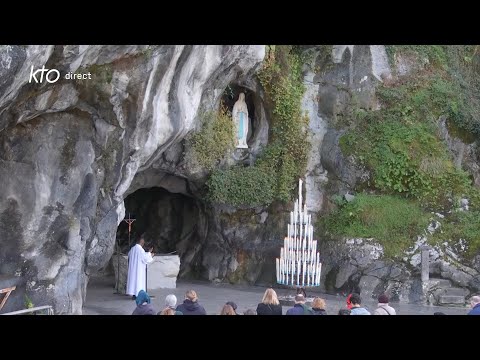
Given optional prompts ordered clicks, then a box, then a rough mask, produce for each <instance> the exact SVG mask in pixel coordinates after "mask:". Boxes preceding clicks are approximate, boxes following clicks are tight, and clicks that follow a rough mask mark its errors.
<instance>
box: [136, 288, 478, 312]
mask: <svg viewBox="0 0 480 360" xmlns="http://www.w3.org/2000/svg"><path fill="white" fill-rule="evenodd" d="M135 302H136V304H137V307H136V308H135V310H134V311H133V313H132V315H207V312H206V311H205V308H204V307H203V306H202V305H200V303H199V301H198V296H197V293H196V292H195V291H194V290H188V291H187V292H186V293H185V299H184V300H183V302H182V303H181V304H180V305H178V306H177V297H176V296H175V295H173V294H170V295H168V296H167V297H166V298H165V307H164V308H163V309H162V310H161V311H159V312H158V313H157V312H156V311H155V310H154V308H153V306H152V304H151V299H150V296H149V295H148V294H147V293H146V292H145V291H144V290H141V291H140V292H139V293H138V295H137V296H136V299H135ZM471 307H472V310H471V311H470V312H469V315H480V313H479V311H480V297H479V296H474V297H473V298H472V300H471ZM282 313H283V312H282V305H281V304H280V302H279V300H278V297H277V293H276V292H275V290H273V289H272V288H269V289H267V290H266V291H265V293H264V295H263V298H262V302H261V303H259V304H258V305H257V308H256V310H253V309H247V310H245V312H243V315H282ZM437 314H438V315H440V314H442V315H445V314H443V313H435V315H437ZM219 315H239V314H238V313H237V304H236V303H234V302H233V301H228V302H226V303H225V304H224V305H223V307H222V309H221V310H220V312H219ZM286 315H327V311H326V302H325V299H322V298H320V297H315V298H314V299H313V301H312V306H308V305H307V304H306V298H305V295H304V293H301V292H300V293H297V295H296V296H295V304H294V305H293V307H291V308H290V309H288V310H287V312H286ZM338 315H372V313H370V311H368V310H367V309H366V308H365V307H364V306H363V305H362V299H361V297H360V295H359V294H357V293H353V294H350V295H349V296H348V297H347V302H346V307H345V308H342V309H340V310H339V311H338ZM373 315H396V311H395V309H394V308H393V307H391V306H390V305H389V298H388V296H387V295H386V294H382V295H380V296H379V297H378V305H377V308H376V309H375V310H374V311H373Z"/></svg>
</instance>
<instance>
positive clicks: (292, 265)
mask: <svg viewBox="0 0 480 360" xmlns="http://www.w3.org/2000/svg"><path fill="white" fill-rule="evenodd" d="M294 266H295V264H294V262H293V260H292V263H291V265H290V268H291V269H292V276H291V278H290V283H291V285H293V275H294V274H295V268H294Z"/></svg>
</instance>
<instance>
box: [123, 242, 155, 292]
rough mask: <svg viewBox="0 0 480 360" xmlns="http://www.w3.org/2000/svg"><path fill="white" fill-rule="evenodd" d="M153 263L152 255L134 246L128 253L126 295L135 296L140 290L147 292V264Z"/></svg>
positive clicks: (137, 245) (140, 247)
mask: <svg viewBox="0 0 480 360" xmlns="http://www.w3.org/2000/svg"><path fill="white" fill-rule="evenodd" d="M152 261H153V258H152V254H151V253H150V252H147V251H145V250H144V249H143V248H142V246H141V245H140V244H136V245H135V246H134V247H132V248H131V249H130V251H129V252H128V276H127V295H131V296H133V295H135V296H137V295H138V293H139V292H140V290H144V291H147V289H145V287H146V279H147V278H146V277H147V266H146V265H147V264H148V263H151V262H152Z"/></svg>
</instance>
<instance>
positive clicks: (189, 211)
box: [116, 187, 201, 257]
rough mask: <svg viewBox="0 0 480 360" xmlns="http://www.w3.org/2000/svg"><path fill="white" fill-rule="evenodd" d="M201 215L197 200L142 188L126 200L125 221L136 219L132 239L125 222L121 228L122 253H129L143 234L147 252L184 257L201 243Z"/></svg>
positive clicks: (118, 231)
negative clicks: (151, 250)
mask: <svg viewBox="0 0 480 360" xmlns="http://www.w3.org/2000/svg"><path fill="white" fill-rule="evenodd" d="M200 216H201V208H200V204H199V202H198V200H197V199H195V198H193V197H190V196H187V195H184V194H180V193H171V192H169V191H168V190H165V189H164V188H159V187H152V188H147V189H139V190H137V191H135V192H134V193H132V194H130V195H128V196H127V197H126V198H125V218H126V219H127V218H129V217H130V218H132V219H135V221H134V222H133V224H132V226H131V233H130V239H129V235H128V223H127V222H126V221H125V220H124V221H122V222H121V223H120V225H119V226H118V229H117V236H116V241H117V244H118V246H119V247H120V250H121V253H123V254H127V253H128V251H129V249H130V248H131V246H133V245H134V244H135V243H136V241H137V239H138V238H139V237H140V236H141V235H142V234H143V235H144V237H145V248H146V249H148V248H150V247H153V248H154V253H155V254H159V255H162V254H163V255H166V254H176V255H179V256H180V257H182V256H183V255H184V254H186V253H187V252H188V251H189V250H190V246H191V245H192V246H193V245H194V244H195V243H199V242H200V238H199V236H200V232H199V228H198V225H199V221H198V220H199V217H200Z"/></svg>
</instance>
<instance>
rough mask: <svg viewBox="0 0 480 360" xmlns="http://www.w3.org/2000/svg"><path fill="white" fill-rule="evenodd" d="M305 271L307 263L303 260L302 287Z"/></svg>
mask: <svg viewBox="0 0 480 360" xmlns="http://www.w3.org/2000/svg"><path fill="white" fill-rule="evenodd" d="M306 271H307V261H306V260H303V273H302V286H305V273H306Z"/></svg>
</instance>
